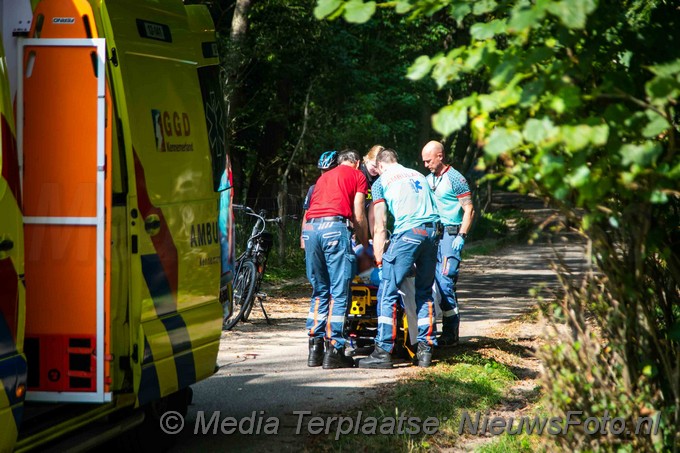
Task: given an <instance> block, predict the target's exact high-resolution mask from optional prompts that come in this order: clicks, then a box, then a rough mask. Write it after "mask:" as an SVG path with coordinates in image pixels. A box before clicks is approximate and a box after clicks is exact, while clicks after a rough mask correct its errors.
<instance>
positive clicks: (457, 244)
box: [451, 236, 465, 253]
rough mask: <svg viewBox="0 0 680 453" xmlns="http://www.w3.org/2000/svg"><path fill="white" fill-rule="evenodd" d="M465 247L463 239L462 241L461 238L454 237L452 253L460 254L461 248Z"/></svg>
mask: <svg viewBox="0 0 680 453" xmlns="http://www.w3.org/2000/svg"><path fill="white" fill-rule="evenodd" d="M464 245H465V239H463V237H462V236H456V238H455V239H454V240H453V245H452V246H451V248H452V249H453V251H454V252H458V253H460V252H461V251H462V250H463V246H464Z"/></svg>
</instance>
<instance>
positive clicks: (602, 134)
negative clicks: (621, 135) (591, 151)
mask: <svg viewBox="0 0 680 453" xmlns="http://www.w3.org/2000/svg"><path fill="white" fill-rule="evenodd" d="M608 139H609V126H608V125H607V124H600V125H597V126H593V127H591V128H590V141H591V143H592V144H593V145H595V146H602V145H604V144H606V143H607V140H608Z"/></svg>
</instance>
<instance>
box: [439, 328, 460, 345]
mask: <svg viewBox="0 0 680 453" xmlns="http://www.w3.org/2000/svg"><path fill="white" fill-rule="evenodd" d="M456 344H458V331H457V330H456V331H455V332H451V331H447V330H444V331H443V332H442V334H441V335H440V336H439V337H437V347H438V348H446V347H448V346H453V345H456Z"/></svg>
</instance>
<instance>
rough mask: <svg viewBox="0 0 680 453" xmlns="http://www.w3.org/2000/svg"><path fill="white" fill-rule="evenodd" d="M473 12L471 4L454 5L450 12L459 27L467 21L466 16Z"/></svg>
mask: <svg viewBox="0 0 680 453" xmlns="http://www.w3.org/2000/svg"><path fill="white" fill-rule="evenodd" d="M471 12H472V7H470V4H469V3H454V4H453V5H451V9H450V10H449V14H450V15H451V17H453V18H454V19H455V20H456V22H458V25H460V24H461V23H462V22H463V19H465V16H467V15H468V14H470V13H471Z"/></svg>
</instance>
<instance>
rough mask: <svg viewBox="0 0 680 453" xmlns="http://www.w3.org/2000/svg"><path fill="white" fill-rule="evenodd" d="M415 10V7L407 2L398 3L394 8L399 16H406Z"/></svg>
mask: <svg viewBox="0 0 680 453" xmlns="http://www.w3.org/2000/svg"><path fill="white" fill-rule="evenodd" d="M411 9H413V5H411V4H410V3H409V2H407V1H400V2H397V4H396V5H395V6H394V10H395V11H396V12H397V14H405V13H408V12H409V11H411Z"/></svg>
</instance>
